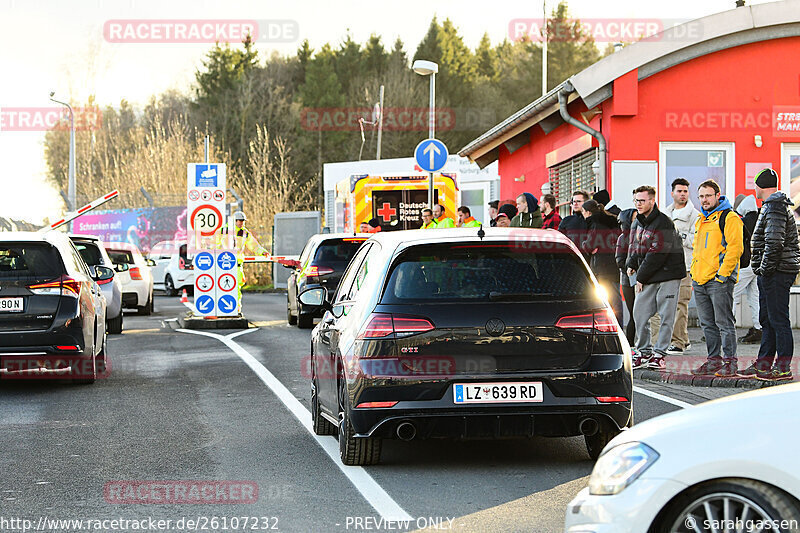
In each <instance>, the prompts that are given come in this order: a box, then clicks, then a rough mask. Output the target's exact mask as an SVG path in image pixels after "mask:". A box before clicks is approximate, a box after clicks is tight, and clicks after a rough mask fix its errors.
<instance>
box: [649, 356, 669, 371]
mask: <svg viewBox="0 0 800 533" xmlns="http://www.w3.org/2000/svg"><path fill="white" fill-rule="evenodd" d="M667 353H669V352H667ZM645 368H648V369H650V370H666V369H667V364H666V363H665V362H664V358H663V357H661V356H655V357H651V358H650V360H649V361H648V362H647V366H646V367H645Z"/></svg>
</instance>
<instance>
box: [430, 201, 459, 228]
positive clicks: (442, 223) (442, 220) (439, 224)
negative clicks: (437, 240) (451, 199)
mask: <svg viewBox="0 0 800 533" xmlns="http://www.w3.org/2000/svg"><path fill="white" fill-rule="evenodd" d="M433 219H434V221H435V222H436V229H439V228H455V227H456V223H455V222H453V219H452V218H449V217H446V216H445V213H444V207H443V206H442V204H435V205H434V206H433Z"/></svg>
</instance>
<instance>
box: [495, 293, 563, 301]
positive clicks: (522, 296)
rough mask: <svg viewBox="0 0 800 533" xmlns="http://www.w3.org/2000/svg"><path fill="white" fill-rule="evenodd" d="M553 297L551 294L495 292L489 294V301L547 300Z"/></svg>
mask: <svg viewBox="0 0 800 533" xmlns="http://www.w3.org/2000/svg"><path fill="white" fill-rule="evenodd" d="M552 297H553V293H552V292H497V291H492V292H490V293H489V299H490V300H492V301H499V300H548V299H550V298H552Z"/></svg>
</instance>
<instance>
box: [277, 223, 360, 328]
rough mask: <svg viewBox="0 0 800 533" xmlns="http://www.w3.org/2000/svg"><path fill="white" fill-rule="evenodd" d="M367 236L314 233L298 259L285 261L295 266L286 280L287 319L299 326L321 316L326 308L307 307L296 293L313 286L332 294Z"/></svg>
mask: <svg viewBox="0 0 800 533" xmlns="http://www.w3.org/2000/svg"><path fill="white" fill-rule="evenodd" d="M368 238H369V236H368V235H358V234H356V235H354V234H352V233H338V234H337V233H324V234H320V235H314V236H313V237H311V238H310V239H309V240H308V242H307V243H306V245H305V247H304V248H303V251H302V252H301V253H300V259H299V261H296V262H291V263H286V262H284V263H283V264H284V266H287V267H289V268H292V270H293V271H292V274H291V275H290V276H289V279H288V280H287V286H288V288H287V291H286V319H287V320H288V321H289V324H297V327H299V328H310V327H311V326H313V325H314V319H315V318H319V317H321V316H322V312H323V310H322V309H321V308H319V307H315V308H313V309H309V308H307V307H305V306H304V305H303V304H301V303H300V302H299V301H298V300H297V295H298V294H300V293H301V292H303V291H304V290H306V289H309V288H312V287H323V288H326V289H328V291H329V292H330V293H331V294H333V292H334V291H335V290H336V287H337V286H338V285H339V280H340V279H342V273H343V272H344V269H345V268H347V264H348V263H349V262H350V259H352V258H353V256H354V255H356V252H357V251H358V249H359V247H360V246H361V244H362V243H363V242H364V241H366V240H367V239H368Z"/></svg>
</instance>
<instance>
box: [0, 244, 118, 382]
mask: <svg viewBox="0 0 800 533" xmlns="http://www.w3.org/2000/svg"><path fill="white" fill-rule="evenodd" d="M113 277H114V271H113V270H112V269H110V268H107V267H104V266H92V267H89V266H87V265H86V263H85V262H84V261H83V259H82V258H81V256H80V254H79V253H78V251H77V250H76V249H75V246H73V244H72V242H71V241H70V240H69V238H68V237H67V236H66V235H64V234H63V233H59V232H55V231H51V232H48V233H44V234H42V233H27V232H10V233H0V377H2V378H5V379H9V378H20V377H48V376H55V377H62V376H63V377H71V378H72V379H73V380H74V381H77V382H82V383H94V381H95V379H96V377H97V375H98V373H103V372H105V371H106V367H107V359H106V358H107V355H106V300H105V297H103V295H102V294H101V292H100V288H99V287H98V285H97V282H102V281H106V280H109V279H112V278H113Z"/></svg>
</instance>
